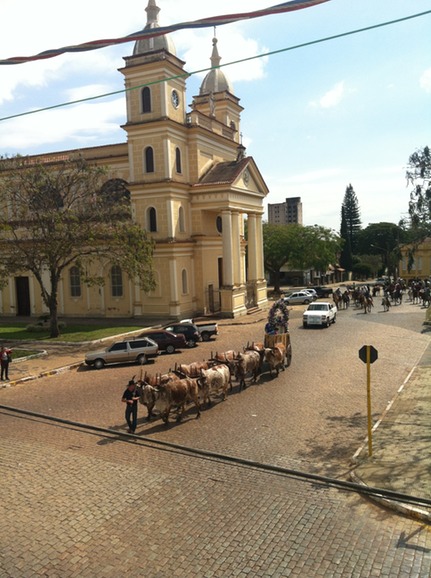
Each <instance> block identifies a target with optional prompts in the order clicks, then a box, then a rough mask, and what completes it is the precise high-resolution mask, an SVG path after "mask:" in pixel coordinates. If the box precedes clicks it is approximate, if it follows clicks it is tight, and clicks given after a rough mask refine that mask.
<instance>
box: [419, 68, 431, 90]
mask: <svg viewBox="0 0 431 578" xmlns="http://www.w3.org/2000/svg"><path fill="white" fill-rule="evenodd" d="M419 85H420V87H421V88H423V89H424V90H425V92H429V93H431V68H427V70H425V71H424V72H423V73H422V75H421V77H420V79H419Z"/></svg>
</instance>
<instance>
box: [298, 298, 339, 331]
mask: <svg viewBox="0 0 431 578" xmlns="http://www.w3.org/2000/svg"><path fill="white" fill-rule="evenodd" d="M336 318H337V306H336V305H335V304H334V303H331V302H330V301H327V302H325V301H316V303H310V305H309V306H308V307H307V309H306V310H305V311H304V313H303V314H302V325H303V327H304V328H306V327H312V326H313V327H315V326H319V325H320V326H321V327H329V326H330V324H331V323H335V320H336Z"/></svg>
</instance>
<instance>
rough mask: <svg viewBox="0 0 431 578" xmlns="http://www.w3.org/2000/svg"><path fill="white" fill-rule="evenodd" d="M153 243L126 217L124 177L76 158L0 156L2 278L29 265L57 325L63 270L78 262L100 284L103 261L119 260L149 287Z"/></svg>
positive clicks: (127, 196)
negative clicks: (47, 159)
mask: <svg viewBox="0 0 431 578" xmlns="http://www.w3.org/2000/svg"><path fill="white" fill-rule="evenodd" d="M153 248H154V246H153V241H152V240H151V239H150V238H149V237H148V235H147V232H146V231H145V230H144V229H142V228H141V227H140V226H139V225H137V224H136V223H134V222H133V221H132V218H131V205H130V194H129V191H128V190H127V186H126V184H125V183H124V182H123V181H120V180H118V179H117V180H111V181H109V180H108V179H107V177H106V171H105V170H104V169H103V168H101V167H98V166H95V165H90V164H89V163H87V162H86V161H85V160H84V159H83V158H82V157H80V156H78V157H73V158H71V159H67V160H62V161H60V162H55V163H47V162H45V163H44V162H42V161H41V162H35V159H33V158H31V159H30V158H27V157H13V158H8V159H3V160H1V161H0V250H1V253H2V260H1V263H0V283H2V285H3V286H5V284H6V283H7V280H8V276H10V275H15V274H17V273H23V272H25V271H30V272H31V273H33V275H34V277H35V279H36V280H37V282H38V284H39V285H40V289H41V295H42V299H43V302H44V303H45V305H46V306H47V308H48V309H49V312H50V319H51V336H52V337H56V336H57V335H58V334H59V330H58V319H57V309H58V303H57V298H58V287H59V282H60V279H61V275H62V273H63V271H64V270H65V269H66V268H67V267H70V266H72V265H74V266H76V267H78V269H79V272H80V275H81V278H82V279H83V281H84V282H85V283H87V284H88V285H91V284H103V275H100V270H101V267H103V266H106V265H108V264H112V265H119V266H121V268H122V270H124V271H125V272H126V273H127V274H128V275H129V277H130V278H131V279H133V280H134V281H135V280H136V281H137V282H138V283H139V284H140V286H141V288H142V289H143V290H146V291H148V290H151V289H153V288H154V286H155V282H154V274H153V268H152V267H153V265H152V263H153V261H152V255H153Z"/></svg>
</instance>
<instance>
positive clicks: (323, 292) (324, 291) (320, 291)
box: [307, 285, 333, 299]
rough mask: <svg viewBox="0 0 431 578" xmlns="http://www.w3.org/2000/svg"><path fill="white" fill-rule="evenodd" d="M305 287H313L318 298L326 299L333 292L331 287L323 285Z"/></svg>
mask: <svg viewBox="0 0 431 578" xmlns="http://www.w3.org/2000/svg"><path fill="white" fill-rule="evenodd" d="M307 289H314V290H315V291H316V293H317V297H318V298H319V299H322V297H323V298H324V299H327V298H328V297H329V296H330V295H332V293H333V290H332V287H325V286H324V285H313V287H307Z"/></svg>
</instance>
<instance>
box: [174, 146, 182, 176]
mask: <svg viewBox="0 0 431 578" xmlns="http://www.w3.org/2000/svg"><path fill="white" fill-rule="evenodd" d="M175 170H176V171H177V173H181V172H182V170H181V151H180V149H179V148H178V147H177V148H176V149H175Z"/></svg>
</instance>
